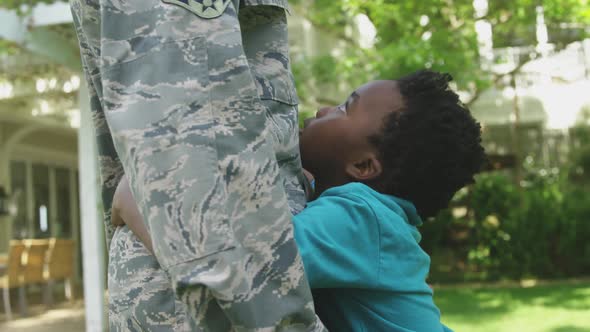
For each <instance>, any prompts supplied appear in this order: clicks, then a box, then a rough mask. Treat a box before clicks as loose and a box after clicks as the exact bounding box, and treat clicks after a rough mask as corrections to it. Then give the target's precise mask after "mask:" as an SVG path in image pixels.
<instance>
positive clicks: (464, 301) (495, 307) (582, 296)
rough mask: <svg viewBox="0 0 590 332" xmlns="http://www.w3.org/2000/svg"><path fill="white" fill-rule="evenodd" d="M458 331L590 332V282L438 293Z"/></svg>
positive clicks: (446, 315)
mask: <svg viewBox="0 0 590 332" xmlns="http://www.w3.org/2000/svg"><path fill="white" fill-rule="evenodd" d="M434 299H435V302H436V304H437V305H438V306H439V308H440V310H441V313H442V320H443V322H444V323H445V324H446V325H447V326H449V327H450V328H451V329H453V330H454V331H455V332H461V331H470V332H496V331H503V332H511V331H514V332H517V331H518V332H521V331H527V332H590V282H585V283H576V284H571V283H558V284H552V285H542V286H536V287H531V288H522V287H503V288H493V287H485V288H461V287H458V288H445V289H438V290H435V296H434Z"/></svg>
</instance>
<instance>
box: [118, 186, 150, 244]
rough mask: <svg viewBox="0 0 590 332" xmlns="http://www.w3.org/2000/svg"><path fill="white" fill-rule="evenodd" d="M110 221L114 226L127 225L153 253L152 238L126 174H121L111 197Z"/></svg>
mask: <svg viewBox="0 0 590 332" xmlns="http://www.w3.org/2000/svg"><path fill="white" fill-rule="evenodd" d="M111 221H112V223H113V225H115V226H122V225H125V224H126V225H127V227H129V229H131V231H132V232H133V234H135V236H137V237H138V238H139V240H141V242H143V244H144V245H145V247H146V248H147V249H148V250H149V251H150V252H151V253H152V254H153V253H154V249H153V246H152V239H151V238H150V233H149V232H148V230H147V227H145V223H144V222H143V217H142V215H141V213H140V212H139V209H138V207H137V203H136V202H135V198H133V194H132V193H131V189H130V188H129V182H127V176H125V175H123V177H122V178H121V181H119V185H118V186H117V189H116V190H115V195H114V197H113V207H112V215H111Z"/></svg>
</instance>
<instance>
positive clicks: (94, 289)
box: [78, 84, 107, 332]
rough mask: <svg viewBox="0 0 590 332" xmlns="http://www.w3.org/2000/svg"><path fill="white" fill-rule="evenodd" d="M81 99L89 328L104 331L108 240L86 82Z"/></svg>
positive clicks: (82, 201) (82, 212) (80, 149)
mask: <svg viewBox="0 0 590 332" xmlns="http://www.w3.org/2000/svg"><path fill="white" fill-rule="evenodd" d="M79 100H80V130H79V131H78V158H79V172H80V175H79V176H80V178H79V181H80V215H81V233H82V234H81V235H82V257H83V262H82V264H83V268H84V304H85V306H86V331H87V332H103V331H106V321H107V319H106V317H105V314H104V313H105V309H104V308H105V303H104V291H105V279H106V269H105V263H104V262H105V240H104V229H103V225H102V217H101V212H100V206H101V202H100V196H99V186H98V183H99V179H98V174H99V173H98V161H97V157H96V156H97V151H96V141H95V138H94V127H93V124H92V118H91V114H90V99H89V96H88V90H87V87H86V85H85V84H82V85H81V86H80V94H79Z"/></svg>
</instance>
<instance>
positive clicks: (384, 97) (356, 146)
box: [299, 81, 403, 187]
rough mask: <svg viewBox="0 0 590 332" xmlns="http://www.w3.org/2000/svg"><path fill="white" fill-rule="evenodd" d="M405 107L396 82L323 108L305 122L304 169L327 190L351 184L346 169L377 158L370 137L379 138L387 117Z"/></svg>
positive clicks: (359, 91)
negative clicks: (376, 136)
mask: <svg viewBox="0 0 590 332" xmlns="http://www.w3.org/2000/svg"><path fill="white" fill-rule="evenodd" d="M402 107H403V99H402V96H401V94H400V92H399V89H398V87H397V83H396V82H395V81H373V82H369V83H367V84H365V85H363V86H361V87H359V88H358V89H357V90H356V91H354V92H353V93H352V94H351V95H350V96H349V97H348V99H347V100H346V101H345V102H344V103H342V104H341V105H338V106H333V107H324V108H321V109H320V110H319V111H318V112H317V114H316V117H315V118H312V119H307V120H305V122H304V123H305V126H304V130H303V132H302V133H301V137H300V143H299V144H300V150H301V158H302V162H303V167H304V168H306V169H307V170H309V171H310V172H311V173H312V174H314V176H315V178H316V181H317V182H324V186H326V187H329V186H336V185H342V184H345V183H346V182H349V181H350V180H351V174H350V172H347V167H350V166H351V165H354V164H355V163H359V162H362V160H364V159H365V158H367V157H368V156H370V155H372V156H373V157H375V158H376V156H377V151H376V150H375V148H374V147H373V146H372V145H371V144H370V142H369V140H368V137H370V136H372V135H375V134H378V133H379V131H380V129H381V128H382V124H383V121H384V119H385V117H386V116H387V115H389V114H391V112H398V111H399V110H400V109H401V108H402ZM352 177H353V180H354V176H352Z"/></svg>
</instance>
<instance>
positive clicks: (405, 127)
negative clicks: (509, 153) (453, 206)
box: [370, 70, 486, 218]
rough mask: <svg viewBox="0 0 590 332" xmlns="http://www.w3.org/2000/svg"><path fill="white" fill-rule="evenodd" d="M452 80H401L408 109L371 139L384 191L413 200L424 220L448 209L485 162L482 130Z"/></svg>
mask: <svg viewBox="0 0 590 332" xmlns="http://www.w3.org/2000/svg"><path fill="white" fill-rule="evenodd" d="M452 79H453V78H452V77H451V75H449V74H443V73H438V72H434V71H429V70H422V71H418V72H416V73H413V74H410V75H408V76H405V77H402V78H400V79H398V80H397V83H398V88H399V91H400V93H401V95H402V99H403V101H404V107H403V109H402V110H400V112H392V114H391V115H389V116H388V118H386V119H385V121H384V125H383V128H382V130H381V133H380V134H379V135H375V136H373V137H370V142H371V143H372V144H374V145H375V146H376V147H377V149H378V151H379V155H380V160H381V162H382V163H383V170H384V172H383V175H382V176H381V177H380V179H379V182H380V187H381V188H380V189H381V190H380V191H382V192H384V193H386V194H391V195H394V196H397V197H400V198H403V199H406V200H409V201H411V202H412V203H414V205H415V206H416V210H417V211H418V214H419V215H420V216H421V217H422V218H428V217H432V216H434V215H436V214H437V213H438V212H439V211H440V210H441V209H444V208H446V207H447V206H448V204H449V201H450V200H451V198H452V197H453V195H454V194H455V193H456V192H457V191H458V190H459V189H461V188H462V187H464V186H465V185H467V184H469V183H473V181H474V178H473V176H474V175H475V174H476V173H477V172H479V171H480V169H481V168H482V166H483V163H484V162H485V160H486V157H485V153H484V149H483V147H482V146H481V126H480V125H479V123H478V122H477V121H476V120H475V119H474V118H473V117H472V116H471V114H470V112H469V109H468V108H467V107H466V106H465V105H464V104H463V103H461V101H460V100H459V96H458V95H457V94H456V93H455V92H454V91H453V90H452V89H451V88H450V87H449V82H450V81H451V80H452Z"/></svg>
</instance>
